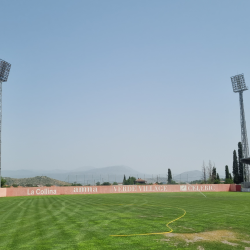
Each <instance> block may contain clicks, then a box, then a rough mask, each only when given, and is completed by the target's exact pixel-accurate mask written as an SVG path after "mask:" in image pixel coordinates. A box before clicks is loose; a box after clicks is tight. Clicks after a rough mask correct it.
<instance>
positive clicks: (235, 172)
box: [233, 150, 239, 183]
mask: <svg viewBox="0 0 250 250" xmlns="http://www.w3.org/2000/svg"><path fill="white" fill-rule="evenodd" d="M233 175H234V183H239V166H238V160H237V154H236V150H234V152H233Z"/></svg>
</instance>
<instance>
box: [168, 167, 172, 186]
mask: <svg viewBox="0 0 250 250" xmlns="http://www.w3.org/2000/svg"><path fill="white" fill-rule="evenodd" d="M171 183H172V173H171V169H170V168H169V169H168V184H171Z"/></svg>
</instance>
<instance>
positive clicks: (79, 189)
mask: <svg viewBox="0 0 250 250" xmlns="http://www.w3.org/2000/svg"><path fill="white" fill-rule="evenodd" d="M73 192H74V193H97V187H75V188H74V191H73Z"/></svg>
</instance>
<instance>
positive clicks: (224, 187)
mask: <svg viewBox="0 0 250 250" xmlns="http://www.w3.org/2000/svg"><path fill="white" fill-rule="evenodd" d="M229 191H232V192H236V185H235V184H196V185H133V186H132V185H131V186H130V185H124V186H119V185H118V186H78V187H72V186H71V187H56V186H52V187H32V188H28V187H27V188H23V187H18V188H13V187H11V188H1V189H0V197H9V196H34V195H60V194H107V193H108V194H110V193H153V192H161V193H164V192H229Z"/></svg>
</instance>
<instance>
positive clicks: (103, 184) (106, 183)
mask: <svg viewBox="0 0 250 250" xmlns="http://www.w3.org/2000/svg"><path fill="white" fill-rule="evenodd" d="M110 185H111V183H109V182H108V181H105V182H103V183H102V186H110Z"/></svg>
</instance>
